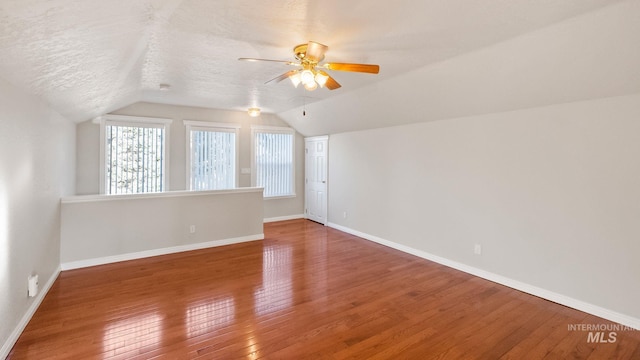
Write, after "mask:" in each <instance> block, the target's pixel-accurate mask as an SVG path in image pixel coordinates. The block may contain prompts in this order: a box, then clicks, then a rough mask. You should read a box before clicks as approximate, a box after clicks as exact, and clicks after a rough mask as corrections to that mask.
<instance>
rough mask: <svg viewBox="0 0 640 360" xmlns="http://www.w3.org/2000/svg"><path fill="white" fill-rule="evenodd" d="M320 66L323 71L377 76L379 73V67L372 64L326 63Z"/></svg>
mask: <svg viewBox="0 0 640 360" xmlns="http://www.w3.org/2000/svg"><path fill="white" fill-rule="evenodd" d="M322 66H323V67H324V68H325V69H329V70H337V71H353V72H362V73H369V74H377V73H378V72H380V66H379V65H372V64H348V63H326V64H324V65H322Z"/></svg>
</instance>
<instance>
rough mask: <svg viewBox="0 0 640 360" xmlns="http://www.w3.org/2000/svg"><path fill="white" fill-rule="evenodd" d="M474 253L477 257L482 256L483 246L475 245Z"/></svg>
mask: <svg viewBox="0 0 640 360" xmlns="http://www.w3.org/2000/svg"><path fill="white" fill-rule="evenodd" d="M473 253H474V254H476V255H482V245H480V244H475V245H474V246H473Z"/></svg>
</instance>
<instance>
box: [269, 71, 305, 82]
mask: <svg viewBox="0 0 640 360" xmlns="http://www.w3.org/2000/svg"><path fill="white" fill-rule="evenodd" d="M296 72H298V70H290V71H287V72H286V73H284V74H282V75H280V76H278V77H275V78H273V79H271V80H269V81H267V82H266V83H265V84H268V83H270V82H274V81H275V82H280V81H282V80H284V79H286V78H288V77H289V76H291V75H293V74H295V73H296Z"/></svg>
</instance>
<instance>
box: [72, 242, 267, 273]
mask: <svg viewBox="0 0 640 360" xmlns="http://www.w3.org/2000/svg"><path fill="white" fill-rule="evenodd" d="M263 239H264V234H255V235H247V236H240V237H236V238H229V239H221V240H213V241H207V242H201V243H196V244H187V245H179V246H172V247H167V248H161V249H153V250H145V251H138V252H134V253H128V254H121V255H113V256H105V257H101V258H94V259H86V260H78V261H71V262H66V263H63V264H61V265H60V267H61V268H62V270H63V271H66V270H73V269H80V268H85V267H90V266H96V265H104V264H111V263H115V262H120V261H129V260H136V259H142V258H148V257H152V256H159V255H167V254H173V253H179V252H184V251H192V250H200V249H206V248H212V247H217V246H224V245H231V244H238V243H243V242H248V241H256V240H263Z"/></svg>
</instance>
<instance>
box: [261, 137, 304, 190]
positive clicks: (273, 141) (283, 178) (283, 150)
mask: <svg viewBox="0 0 640 360" xmlns="http://www.w3.org/2000/svg"><path fill="white" fill-rule="evenodd" d="M251 138H252V147H251V148H252V153H253V157H252V162H251V167H252V172H251V173H252V184H253V186H259V187H263V188H264V197H283V196H295V165H294V164H295V163H294V155H293V152H294V131H293V129H291V128H285V127H271V126H269V127H267V126H262V127H258V126H254V127H252V128H251Z"/></svg>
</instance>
